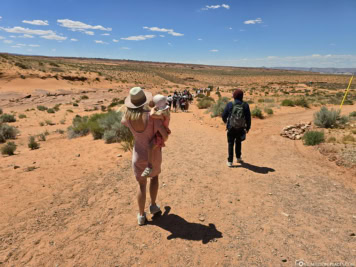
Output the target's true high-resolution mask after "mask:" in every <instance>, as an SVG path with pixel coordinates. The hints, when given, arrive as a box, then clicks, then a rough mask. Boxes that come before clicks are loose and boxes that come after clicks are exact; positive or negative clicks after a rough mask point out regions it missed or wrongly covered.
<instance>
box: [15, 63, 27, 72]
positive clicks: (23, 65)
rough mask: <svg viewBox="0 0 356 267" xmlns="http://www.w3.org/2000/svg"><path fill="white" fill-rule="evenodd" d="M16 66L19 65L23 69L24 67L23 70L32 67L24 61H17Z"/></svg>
mask: <svg viewBox="0 0 356 267" xmlns="http://www.w3.org/2000/svg"><path fill="white" fill-rule="evenodd" d="M15 66H17V67H19V68H21V69H23V70H27V69H29V68H30V67H28V66H26V65H25V64H23V63H21V62H16V63H15Z"/></svg>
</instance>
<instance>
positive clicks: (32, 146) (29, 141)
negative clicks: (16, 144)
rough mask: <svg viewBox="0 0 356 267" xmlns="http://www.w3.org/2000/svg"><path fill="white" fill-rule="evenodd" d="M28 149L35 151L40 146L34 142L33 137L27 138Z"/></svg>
mask: <svg viewBox="0 0 356 267" xmlns="http://www.w3.org/2000/svg"><path fill="white" fill-rule="evenodd" d="M28 147H29V148H30V149H31V150H35V149H39V148H40V144H39V143H37V142H36V140H35V137H34V136H30V137H29V139H28Z"/></svg>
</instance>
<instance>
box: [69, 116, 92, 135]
mask: <svg viewBox="0 0 356 267" xmlns="http://www.w3.org/2000/svg"><path fill="white" fill-rule="evenodd" d="M88 120H89V118H88V116H84V117H81V116H79V115H76V116H75V117H74V118H73V121H72V126H69V127H68V131H67V134H68V138H69V139H72V138H76V137H80V136H85V135H87V134H89V132H90V130H89V125H88Z"/></svg>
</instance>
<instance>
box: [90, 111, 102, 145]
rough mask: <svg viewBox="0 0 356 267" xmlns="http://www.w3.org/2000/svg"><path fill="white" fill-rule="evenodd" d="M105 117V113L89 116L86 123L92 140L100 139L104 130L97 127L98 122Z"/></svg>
mask: <svg viewBox="0 0 356 267" xmlns="http://www.w3.org/2000/svg"><path fill="white" fill-rule="evenodd" d="M105 116H106V114H105V113H101V114H100V113H97V114H93V115H91V116H90V118H89V121H88V127H89V131H90V133H91V134H92V136H93V138H94V140H97V139H102V138H103V135H104V132H105V129H104V128H103V127H101V126H100V125H99V120H100V119H102V118H104V117H105Z"/></svg>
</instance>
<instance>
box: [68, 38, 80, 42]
mask: <svg viewBox="0 0 356 267" xmlns="http://www.w3.org/2000/svg"><path fill="white" fill-rule="evenodd" d="M70 40H71V41H72V42H78V39H75V38H72V39H70Z"/></svg>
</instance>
